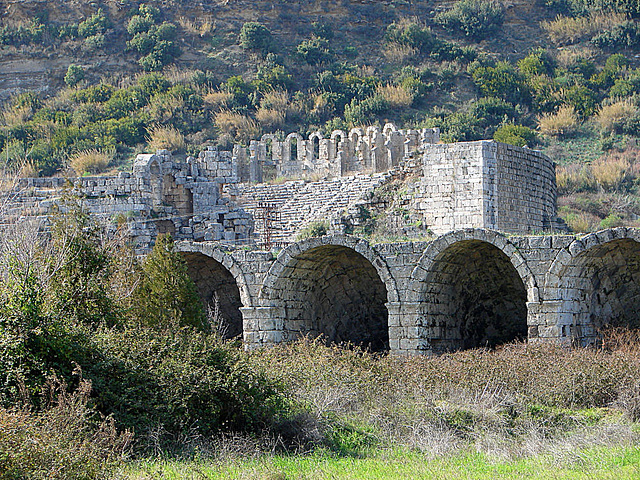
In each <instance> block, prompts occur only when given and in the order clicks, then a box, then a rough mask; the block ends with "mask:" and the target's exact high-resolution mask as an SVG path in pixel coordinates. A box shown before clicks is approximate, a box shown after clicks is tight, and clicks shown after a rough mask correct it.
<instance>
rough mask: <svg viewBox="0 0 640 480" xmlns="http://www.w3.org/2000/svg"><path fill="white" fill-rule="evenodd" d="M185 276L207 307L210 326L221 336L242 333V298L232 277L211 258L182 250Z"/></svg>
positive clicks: (232, 336)
mask: <svg viewBox="0 0 640 480" xmlns="http://www.w3.org/2000/svg"><path fill="white" fill-rule="evenodd" d="M182 255H183V258H184V259H185V261H186V263H187V267H188V272H189V276H190V277H191V279H192V280H193V281H194V283H195V284H196V288H197V289H198V293H199V294H200V298H201V299H202V302H203V303H204V305H205V308H206V309H207V311H208V313H209V315H210V318H211V322H212V328H213V329H215V330H217V331H218V332H219V333H220V335H221V336H222V338H225V339H230V338H235V337H238V336H241V335H242V314H241V313H240V308H241V307H242V301H241V298H240V290H239V289H238V284H237V283H236V280H235V278H234V277H233V275H232V274H231V272H229V270H227V269H226V268H225V266H224V265H222V264H221V263H220V262H218V261H216V260H215V259H213V258H211V257H209V256H207V255H204V254H202V253H198V252H183V254H182Z"/></svg>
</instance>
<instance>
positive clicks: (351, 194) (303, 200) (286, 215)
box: [237, 173, 391, 244]
mask: <svg viewBox="0 0 640 480" xmlns="http://www.w3.org/2000/svg"><path fill="white" fill-rule="evenodd" d="M390 177H391V175H390V174H389V173H377V174H371V175H367V174H358V175H353V176H347V177H341V178H337V179H334V180H321V181H318V182H307V181H304V180H295V181H290V182H285V183H283V184H279V185H268V184H258V185H249V184H241V185H238V187H237V202H238V205H239V206H240V207H241V208H243V209H244V210H245V211H248V212H250V213H251V214H252V215H253V216H254V218H255V219H256V222H255V231H256V237H257V241H258V242H259V243H264V241H265V228H264V227H265V222H264V221H263V220H262V218H263V217H264V215H265V212H264V209H261V208H260V206H259V204H260V203H261V202H263V203H266V204H269V205H272V206H273V210H274V211H275V212H276V214H275V220H274V221H273V222H272V230H271V242H273V243H276V244H278V243H282V244H286V243H290V242H293V241H295V237H296V234H297V233H298V232H299V231H300V230H301V229H303V228H304V227H306V226H307V225H309V224H310V223H312V222H315V221H327V222H328V223H331V220H332V218H333V217H335V216H339V215H340V214H341V213H343V212H344V211H346V210H347V209H349V207H351V206H353V205H355V204H358V203H361V202H362V201H363V200H365V199H367V198H369V197H370V195H371V193H372V192H373V190H374V189H375V188H377V187H379V186H380V185H382V184H384V183H385V182H386V181H387V180H388V179H389V178H390Z"/></svg>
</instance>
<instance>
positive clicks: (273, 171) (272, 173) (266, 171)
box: [262, 138, 278, 182]
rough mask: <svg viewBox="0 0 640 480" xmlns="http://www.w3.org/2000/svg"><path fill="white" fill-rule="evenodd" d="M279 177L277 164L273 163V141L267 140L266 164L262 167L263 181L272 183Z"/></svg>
mask: <svg viewBox="0 0 640 480" xmlns="http://www.w3.org/2000/svg"><path fill="white" fill-rule="evenodd" d="M277 176H278V172H277V166H276V163H275V162H274V161H273V140H272V139H271V138H267V139H266V140H265V162H264V165H263V166H262V181H263V182H271V181H273V180H274V179H275V178H276V177H277Z"/></svg>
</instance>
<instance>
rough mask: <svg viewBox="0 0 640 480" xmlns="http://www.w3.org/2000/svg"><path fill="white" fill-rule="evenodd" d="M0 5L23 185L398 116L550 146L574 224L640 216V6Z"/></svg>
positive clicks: (7, 90)
mask: <svg viewBox="0 0 640 480" xmlns="http://www.w3.org/2000/svg"><path fill="white" fill-rule="evenodd" d="M0 12H1V17H0V18H1V20H0V51H1V54H0V98H2V99H4V103H5V106H4V111H3V118H2V122H1V124H0V147H1V148H2V151H1V152H0V155H1V156H2V158H3V159H5V161H6V162H7V167H9V168H22V173H23V174H24V175H53V174H61V173H64V172H65V171H68V170H69V169H70V168H72V169H73V170H75V172H76V173H78V174H82V173H85V172H92V173H99V172H100V171H105V170H108V169H113V168H127V166H128V164H129V162H130V160H131V158H132V157H133V156H134V155H135V153H137V152H139V151H142V150H150V149H155V148H160V147H163V148H169V149H171V150H173V151H178V152H180V151H182V152H184V153H193V152H196V151H198V150H200V149H201V148H202V147H203V146H205V145H211V144H213V145H218V146H220V147H221V148H230V146H231V145H232V144H233V143H234V142H243V143H246V142H248V140H250V139H251V138H256V137H257V136H259V135H261V134H262V133H267V132H275V133H277V134H280V135H282V134H284V133H288V132H290V131H298V132H300V133H303V134H305V133H309V132H311V131H315V130H318V129H320V130H322V131H325V132H327V131H331V130H332V129H334V128H338V127H340V128H348V127H352V126H354V125H363V124H372V123H379V124H384V123H385V122H387V121H392V122H394V123H396V124H397V125H398V126H400V127H425V126H426V127H434V126H437V127H440V128H441V130H442V132H443V136H442V138H443V140H444V141H468V140H476V139H481V138H492V137H493V138H495V139H497V140H500V141H505V142H508V143H514V144H518V145H524V144H528V145H529V146H535V148H540V149H542V150H544V151H546V152H547V153H548V154H549V155H550V156H551V157H552V158H553V159H554V160H555V161H556V162H558V164H559V165H561V167H560V168H559V186H560V192H561V194H562V195H563V197H562V198H561V199H560V202H559V204H560V206H561V212H562V215H563V216H564V218H565V219H566V220H567V222H568V223H569V225H570V226H571V227H572V228H574V229H575V230H578V231H581V230H585V231H586V230H591V229H596V228H600V227H602V226H613V225H618V224H630V225H632V224H635V222H636V219H637V216H638V215H639V214H640V207H639V206H638V201H637V197H636V187H637V185H636V183H637V182H636V175H637V172H638V170H640V169H639V168H638V167H637V165H636V164H635V157H636V150H637V137H638V136H639V135H640V109H639V108H638V100H637V95H638V93H639V92H640V72H639V71H637V70H636V66H637V63H638V58H637V56H638V52H640V26H639V24H638V22H637V20H636V18H635V17H636V16H637V15H638V7H637V5H636V4H635V3H634V2H629V1H625V0H599V1H597V2H586V1H585V0H546V1H543V0H538V1H535V2H526V1H520V0H517V1H504V2H500V1H497V0H463V1H460V2H455V1H447V2H444V1H442V2H440V1H421V0H412V1H408V0H387V1H373V0H360V1H315V2H303V1H294V2H286V1H270V2H266V1H244V0H238V1H234V0H225V1H211V0H209V1H192V0H188V1H183V2H177V1H172V0H165V1H161V2H160V1H149V2H146V3H140V2H135V1H129V0H119V1H112V0H105V1H92V2H89V1H85V0H76V1H71V2H64V3H62V2H55V1H52V0H25V1H2V2H0ZM603 222H604V223H603Z"/></svg>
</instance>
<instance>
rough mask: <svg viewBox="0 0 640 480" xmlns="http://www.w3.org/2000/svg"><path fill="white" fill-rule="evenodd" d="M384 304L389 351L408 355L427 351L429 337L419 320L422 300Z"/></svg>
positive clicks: (428, 349)
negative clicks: (387, 316) (387, 326)
mask: <svg viewBox="0 0 640 480" xmlns="http://www.w3.org/2000/svg"><path fill="white" fill-rule="evenodd" d="M386 306H387V311H388V312H389V319H388V322H389V347H390V350H391V352H392V353H398V354H410V355H416V354H424V353H429V351H430V350H431V347H430V345H429V339H428V338H427V337H426V332H425V331H424V327H422V321H421V320H420V318H421V316H420V309H421V307H422V302H403V303H400V302H387V304H386Z"/></svg>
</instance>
